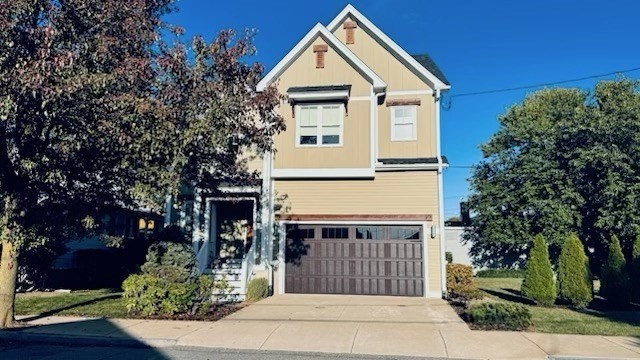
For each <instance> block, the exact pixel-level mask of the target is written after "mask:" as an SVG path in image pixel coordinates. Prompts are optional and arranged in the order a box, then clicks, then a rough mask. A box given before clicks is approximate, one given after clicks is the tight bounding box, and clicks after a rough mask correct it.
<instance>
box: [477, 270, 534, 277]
mask: <svg viewBox="0 0 640 360" xmlns="http://www.w3.org/2000/svg"><path fill="white" fill-rule="evenodd" d="M476 277H481V278H512V279H521V278H523V277H524V269H485V270H479V271H478V272H477V273H476Z"/></svg>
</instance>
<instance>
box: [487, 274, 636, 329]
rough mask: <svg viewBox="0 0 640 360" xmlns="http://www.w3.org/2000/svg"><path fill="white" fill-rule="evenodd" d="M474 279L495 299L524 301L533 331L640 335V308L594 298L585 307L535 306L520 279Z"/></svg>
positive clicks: (522, 302)
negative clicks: (621, 306)
mask: <svg viewBox="0 0 640 360" xmlns="http://www.w3.org/2000/svg"><path fill="white" fill-rule="evenodd" d="M474 281H475V283H476V285H477V286H478V288H480V289H481V290H483V291H484V292H485V293H487V295H488V297H489V298H491V299H494V300H498V301H507V302H515V303H520V304H525V305H526V306H527V307H529V310H531V315H532V316H533V319H532V320H533V327H532V328H531V330H532V331H539V332H545V333H562V334H586V335H623V336H640V309H638V308H636V310H635V311H633V310H628V311H614V310H609V309H606V302H605V301H604V300H602V299H599V298H597V299H596V300H594V302H593V303H592V305H591V306H590V307H589V308H587V309H584V310H575V309H571V308H568V307H564V306H554V307H549V308H546V307H542V306H535V305H533V304H532V303H531V302H530V301H529V300H527V299H525V298H523V297H522V296H521V295H520V285H521V284H522V279H508V278H475V280H474Z"/></svg>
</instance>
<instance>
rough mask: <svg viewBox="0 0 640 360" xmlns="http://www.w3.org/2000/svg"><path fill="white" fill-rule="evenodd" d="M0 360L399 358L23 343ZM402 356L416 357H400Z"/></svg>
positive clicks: (3, 347)
mask: <svg viewBox="0 0 640 360" xmlns="http://www.w3.org/2000/svg"><path fill="white" fill-rule="evenodd" d="M0 359H2V360H23V359H25V360H26V359H29V360H41V359H42V360H44V359H56V360H64V359H72V360H81V359H91V360H94V359H95V360H112V359H113V360H165V359H167V360H168V359H171V360H173V359H175V360H182V359H184V360H187V359H188V360H209V359H211V360H240V359H242V360H245V359H246V360H330V359H341V360H360V359H372V360H374V359H382V360H386V359H399V357H397V356H394V357H382V356H359V355H351V354H336V355H332V354H315V353H291V352H278V351H254V350H226V349H206V348H184V347H176V348H161V349H158V348H123V347H87V346H62V345H46V344H26V343H0ZM401 359H403V360H404V359H416V358H409V357H401Z"/></svg>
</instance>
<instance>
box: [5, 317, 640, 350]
mask: <svg viewBox="0 0 640 360" xmlns="http://www.w3.org/2000/svg"><path fill="white" fill-rule="evenodd" d="M3 340H16V341H41V342H50V343H51V342H54V343H71V344H82V345H88V344H90V345H117V346H153V347H181V346H187V347H205V348H206V347H210V348H228V349H253V350H282V351H313V352H326V353H353V354H368V355H408V356H424V357H439V358H457V359H544V358H546V357H547V356H548V355H554V356H589V357H601V358H607V359H611V358H640V339H637V338H630V337H617V336H587V335H555V334H541V333H522V332H506V331H471V330H469V329H464V328H460V327H457V326H455V327H450V328H447V327H443V326H441V325H431V324H411V323H404V324H401V323H362V322H360V323H358V322H339V323H332V322H318V321H260V320H255V321H246V320H244V321H243V320H233V319H225V320H220V321H218V322H199V321H166V320H138V319H96V318H79V317H53V316H52V317H45V318H42V319H37V320H33V321H30V322H28V324H27V325H26V326H25V327H24V328H21V329H17V330H6V331H0V341H3Z"/></svg>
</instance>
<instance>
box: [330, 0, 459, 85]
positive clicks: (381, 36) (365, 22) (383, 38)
mask: <svg viewBox="0 0 640 360" xmlns="http://www.w3.org/2000/svg"><path fill="white" fill-rule="evenodd" d="M349 14H351V15H352V16H353V17H354V18H355V19H356V21H357V22H358V26H359V27H361V28H364V29H365V30H369V31H370V32H371V33H372V35H373V37H374V38H377V40H378V42H379V43H380V44H381V45H382V46H383V47H385V48H387V49H388V50H390V52H392V54H393V53H395V55H396V56H395V57H396V58H398V60H401V61H404V62H405V63H406V64H408V65H409V66H410V67H412V68H413V69H414V70H415V71H416V72H417V73H418V74H417V75H418V76H419V77H421V78H422V79H424V80H426V81H427V82H429V83H431V84H433V86H434V88H436V89H449V88H450V87H451V86H449V85H447V84H445V83H443V82H442V81H441V80H440V79H438V78H437V77H436V76H435V75H433V74H432V73H431V72H429V71H428V70H427V69H425V68H424V66H422V65H421V64H420V63H419V62H418V61H417V60H416V59H414V58H413V57H412V56H411V55H409V54H408V53H407V52H406V51H404V49H402V48H401V47H400V46H398V44H396V43H395V42H394V41H393V40H391V39H390V38H389V37H388V36H387V35H386V34H385V33H383V32H382V30H380V29H378V27H377V26H375V25H374V24H373V23H372V22H371V21H370V20H369V19H367V18H366V17H365V16H364V15H362V14H361V13H360V12H359V11H358V10H356V9H355V8H354V7H353V6H352V5H347V6H346V7H345V8H344V9H343V10H342V11H341V12H340V14H338V16H336V17H335V18H334V19H333V20H332V21H331V23H329V25H327V28H328V29H329V31H330V32H334V31H335V30H336V29H337V28H338V27H339V26H340V25H342V23H343V22H344V19H346V18H347V16H349Z"/></svg>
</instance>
